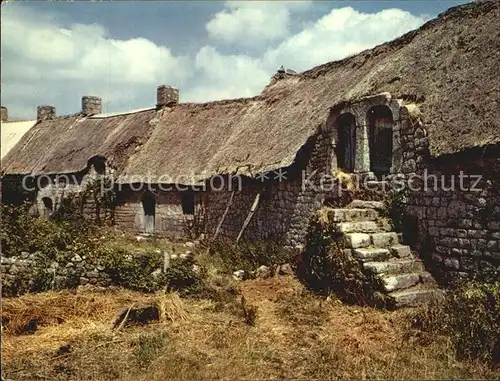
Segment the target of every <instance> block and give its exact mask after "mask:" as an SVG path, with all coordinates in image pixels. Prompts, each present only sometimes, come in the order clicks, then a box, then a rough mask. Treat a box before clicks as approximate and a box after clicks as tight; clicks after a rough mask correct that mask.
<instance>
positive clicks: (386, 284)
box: [379, 273, 421, 292]
mask: <svg viewBox="0 0 500 381" xmlns="http://www.w3.org/2000/svg"><path fill="white" fill-rule="evenodd" d="M379 279H380V280H381V281H382V288H383V289H384V291H386V292H392V291H397V290H403V289H406V288H410V287H411V286H415V285H416V284H419V283H421V278H420V274H419V273H408V274H398V275H383V276H380V277H379Z"/></svg>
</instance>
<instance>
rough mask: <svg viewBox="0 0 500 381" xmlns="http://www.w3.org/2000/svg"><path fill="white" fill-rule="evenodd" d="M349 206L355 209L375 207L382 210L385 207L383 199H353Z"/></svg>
mask: <svg viewBox="0 0 500 381" xmlns="http://www.w3.org/2000/svg"><path fill="white" fill-rule="evenodd" d="M347 207H349V208H354V209H375V210H377V211H380V210H383V209H384V208H385V205H384V203H383V202H382V201H365V200H352V202H351V203H350V204H349V205H348V206H347Z"/></svg>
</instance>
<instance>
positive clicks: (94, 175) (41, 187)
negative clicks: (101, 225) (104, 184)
mask: <svg viewBox="0 0 500 381" xmlns="http://www.w3.org/2000/svg"><path fill="white" fill-rule="evenodd" d="M101 166H102V168H100V167H101ZM97 167H99V168H97ZM96 168H97V169H96ZM112 175H113V170H112V169H111V168H109V167H107V166H106V165H105V164H104V163H101V165H99V164H97V163H90V165H89V167H88V168H87V169H86V170H84V171H82V172H78V173H69V174H60V175H43V176H38V177H36V178H35V179H34V184H33V186H34V187H36V200H35V203H34V205H33V209H34V211H36V212H37V213H38V214H39V215H40V216H47V217H48V216H50V215H51V214H52V213H54V212H55V211H56V210H57V209H58V208H59V207H60V206H61V205H62V203H63V200H64V199H65V198H67V197H72V196H75V195H80V196H82V197H83V200H82V201H83V204H82V205H81V207H82V212H83V215H84V216H86V217H87V218H89V219H111V218H112V211H111V210H109V209H106V208H105V207H104V206H102V205H100V204H99V202H97V200H96V198H95V197H94V195H93V194H90V193H89V192H87V193H85V192H86V191H88V190H89V189H88V186H89V185H90V184H92V183H93V182H95V181H97V180H98V179H104V178H105V177H106V176H112ZM96 191H97V192H98V193H99V194H101V189H96ZM47 200H50V204H51V206H52V208H51V209H52V211H50V210H49V208H48V207H47V204H46V203H47Z"/></svg>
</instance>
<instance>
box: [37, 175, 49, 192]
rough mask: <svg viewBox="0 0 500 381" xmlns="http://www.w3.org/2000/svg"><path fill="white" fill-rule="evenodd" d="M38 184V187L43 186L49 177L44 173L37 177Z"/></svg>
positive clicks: (46, 183)
mask: <svg viewBox="0 0 500 381" xmlns="http://www.w3.org/2000/svg"><path fill="white" fill-rule="evenodd" d="M38 184H39V186H40V189H43V188H45V187H46V186H47V185H49V178H48V177H47V176H46V175H44V176H41V177H39V180H38Z"/></svg>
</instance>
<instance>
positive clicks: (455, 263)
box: [443, 258, 460, 270]
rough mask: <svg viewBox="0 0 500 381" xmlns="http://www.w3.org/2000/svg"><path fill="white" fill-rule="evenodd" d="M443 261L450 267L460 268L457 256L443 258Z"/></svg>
mask: <svg viewBox="0 0 500 381" xmlns="http://www.w3.org/2000/svg"><path fill="white" fill-rule="evenodd" d="M443 263H444V265H445V266H446V267H448V268H450V269H455V270H458V269H459V268H460V262H459V260H458V259H457V258H445V259H444V261H443Z"/></svg>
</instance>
